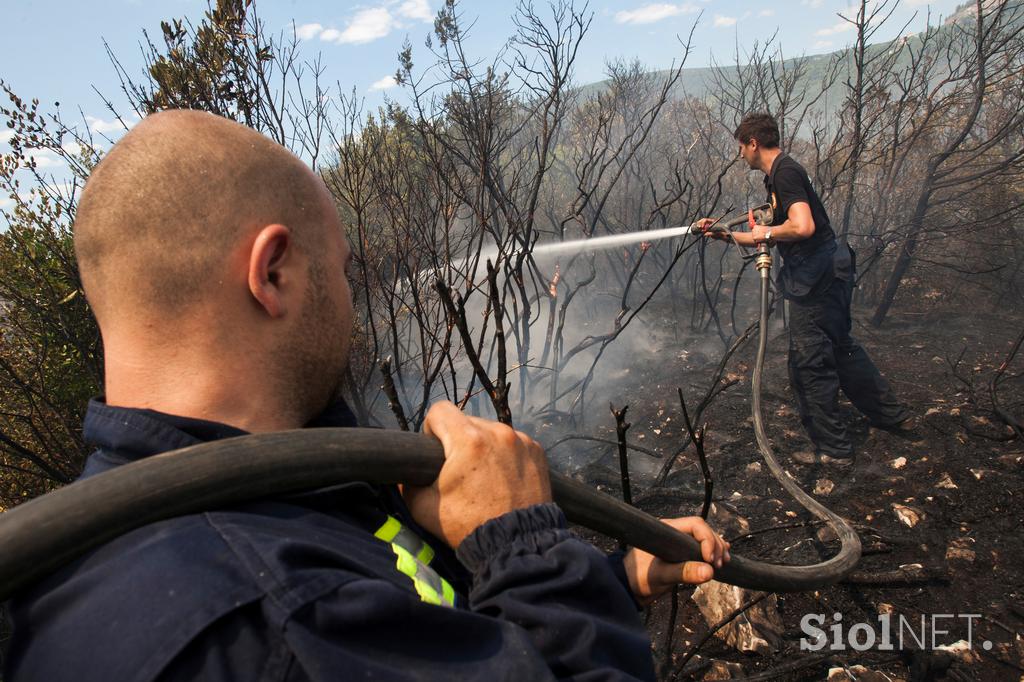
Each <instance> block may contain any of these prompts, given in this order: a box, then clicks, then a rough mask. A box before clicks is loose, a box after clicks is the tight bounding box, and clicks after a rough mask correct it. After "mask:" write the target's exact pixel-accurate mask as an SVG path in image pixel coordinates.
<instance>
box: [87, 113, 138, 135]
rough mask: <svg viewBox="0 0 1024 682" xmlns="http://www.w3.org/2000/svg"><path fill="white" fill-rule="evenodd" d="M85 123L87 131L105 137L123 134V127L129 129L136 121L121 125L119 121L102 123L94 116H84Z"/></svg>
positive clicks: (102, 121)
mask: <svg viewBox="0 0 1024 682" xmlns="http://www.w3.org/2000/svg"><path fill="white" fill-rule="evenodd" d="M85 122H86V123H87V124H88V125H89V130H91V131H92V132H94V133H97V134H98V135H107V134H109V133H123V132H124V131H125V129H124V128H125V125H127V126H128V127H129V128H131V127H132V126H134V125H135V124H136V123H138V121H136V120H129V121H125V122H124V123H123V124H122V123H121V121H118V120H113V121H104V120H103V119H102V118H96V117H95V116H86V117H85Z"/></svg>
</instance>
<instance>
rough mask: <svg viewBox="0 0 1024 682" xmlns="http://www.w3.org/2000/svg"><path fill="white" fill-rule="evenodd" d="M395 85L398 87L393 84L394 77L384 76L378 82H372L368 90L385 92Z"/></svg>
mask: <svg viewBox="0 0 1024 682" xmlns="http://www.w3.org/2000/svg"><path fill="white" fill-rule="evenodd" d="M396 85H398V83H396V82H395V77H394V76H384V77H383V78H381V79H380V80H379V81H374V82H373V84H372V85H371V86H370V90H371V91H372V90H387V89H388V88H393V87H395V86H396Z"/></svg>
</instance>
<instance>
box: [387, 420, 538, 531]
mask: <svg viewBox="0 0 1024 682" xmlns="http://www.w3.org/2000/svg"><path fill="white" fill-rule="evenodd" d="M423 432H424V433H426V434H429V435H432V436H434V437H435V438H437V439H438V440H439V441H441V445H442V447H444V456H445V461H444V466H442V467H441V473H440V474H439V475H438V477H437V480H436V481H434V483H433V484H432V485H429V486H426V487H423V488H419V487H414V486H405V487H404V488H403V491H402V492H403V495H404V496H405V501H406V503H408V505H409V509H410V511H412V515H413V517H414V518H415V519H416V521H417V522H418V523H419V524H420V525H422V526H423V527H424V528H426V529H427V530H429V531H430V532H431V533H433V534H434V535H436V536H437V537H439V538H441V539H442V540H444V541H445V542H446V543H447V544H448V545H449V546H450V547H452V548H456V547H458V546H459V544H461V543H462V541H463V540H464V539H465V538H466V536H467V535H469V534H470V533H472V532H473V531H474V530H476V528H477V527H478V526H480V525H482V524H483V523H485V522H487V521H489V520H491V519H493V518H496V517H498V516H501V515H502V514H504V513H506V512H510V511H513V510H515V509H522V508H524V507H529V506H531V505H534V504H542V503H544V502H550V501H551V482H550V480H549V479H548V460H547V457H546V456H545V455H544V450H543V449H542V448H541V446H540V445H539V444H538V443H537V442H536V441H535V440H533V439H532V438H530V437H529V436H527V435H525V434H522V433H519V432H518V431H515V430H513V429H512V428H511V427H509V426H506V425H504V424H501V423H498V422H495V421H490V420H487V419H480V418H478V417H471V416H469V415H465V414H463V413H462V411H461V410H459V408H457V407H456V406H455V405H453V404H452V403H450V402H447V401H446V402H440V403H435V404H434V405H433V406H432V407H431V408H430V411H429V412H427V418H426V420H425V421H424V422H423Z"/></svg>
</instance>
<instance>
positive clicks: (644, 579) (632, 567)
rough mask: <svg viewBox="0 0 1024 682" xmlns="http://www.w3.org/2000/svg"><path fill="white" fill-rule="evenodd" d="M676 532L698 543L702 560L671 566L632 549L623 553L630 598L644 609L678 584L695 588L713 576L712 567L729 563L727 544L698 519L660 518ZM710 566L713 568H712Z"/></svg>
mask: <svg viewBox="0 0 1024 682" xmlns="http://www.w3.org/2000/svg"><path fill="white" fill-rule="evenodd" d="M662 523H667V524H668V525H670V526H672V527H673V528H675V529H676V530H679V531H682V532H683V533H686V534H687V535H692V536H693V537H694V539H695V540H697V541H698V542H700V551H701V556H703V558H704V561H686V562H684V563H680V564H673V563H669V562H667V561H662V560H661V559H659V558H657V557H656V556H654V555H653V554H648V553H647V552H644V551H641V550H639V549H636V548H633V549H631V550H629V552H628V553H627V554H626V556H625V559H624V563H625V565H626V576H627V577H628V578H629V586H630V588H632V590H633V595H634V596H635V597H636V600H637V601H638V602H640V604H641V605H643V606H646V605H647V604H649V603H651V602H652V601H654V600H655V599H657V598H658V597H660V596H661V595H663V594H665V593H666V592H668V591H669V590H670V589H672V588H673V587H674V586H676V585H679V584H686V585H699V584H701V583H706V582H707V581H709V580H711V578H713V577H714V568H721V567H722V564H724V563H726V562H728V561H729V543H728V542H726V541H725V540H723V539H722V536H720V535H719V534H718V533H716V532H715V531H713V530H711V526H709V525H708V524H707V523H705V521H704V519H702V518H700V517H699V516H688V517H686V518H681V519H662ZM712 567H714V568H712Z"/></svg>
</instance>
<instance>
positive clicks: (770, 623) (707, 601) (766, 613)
mask: <svg viewBox="0 0 1024 682" xmlns="http://www.w3.org/2000/svg"><path fill="white" fill-rule="evenodd" d="M752 594H753V592H751V591H750V590H745V589H743V588H742V587H735V586H733V585H726V584H725V583H720V582H718V581H717V580H712V581H710V582H706V583H704V584H703V585H700V586H698V587H697V588H696V589H695V590H694V591H693V594H692V595H691V599H693V601H694V603H695V604H697V607H698V608H699V609H700V612H701V614H702V615H703V616H704V621H705V622H706V623H707V624H708V625H709V626H711V625H715V624H717V623H719V622H720V621H721V620H722V619H723V618H725V616H726V615H728V614H729V613H731V612H732V611H734V610H735V609H737V608H739V607H740V606H741V605H743V604H744V603H746V602H748V601H749V600H750V599H751V595H752ZM784 630H785V626H784V625H783V623H782V618H780V617H779V611H778V598H777V597H776V596H775V595H774V594H773V595H771V596H769V597H767V598H766V599H762V600H761V601H760V602H758V603H757V604H755V605H754V606H752V607H750V608H749V609H747V610H746V611H744V612H743V613H742V614H740V615H739V616H738V617H736V618H735V619H734V620H733V621H732V622H731V623H729V624H728V625H726V626H725V627H723V628H722V629H721V630H719V631H718V632H716V633H715V636H716V637H718V638H719V639H721V640H723V641H724V642H725V643H726V644H728V645H729V646H731V647H733V648H735V649H737V650H739V651H750V652H754V653H758V654H767V653H770V652H772V651H774V650H775V649H776V648H777V647H778V646H779V644H780V643H781V641H782V633H783V631H784Z"/></svg>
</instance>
